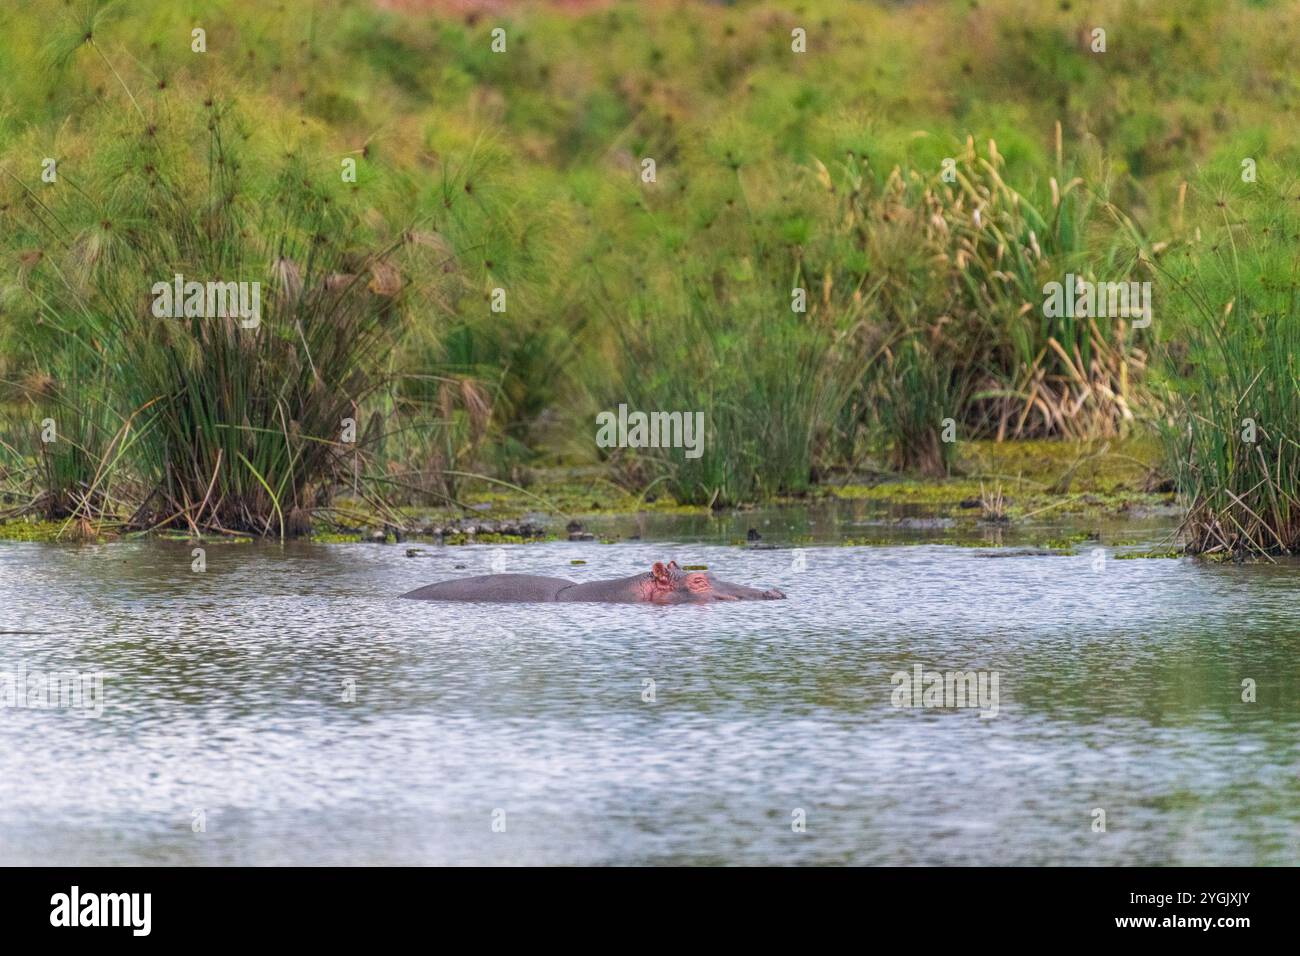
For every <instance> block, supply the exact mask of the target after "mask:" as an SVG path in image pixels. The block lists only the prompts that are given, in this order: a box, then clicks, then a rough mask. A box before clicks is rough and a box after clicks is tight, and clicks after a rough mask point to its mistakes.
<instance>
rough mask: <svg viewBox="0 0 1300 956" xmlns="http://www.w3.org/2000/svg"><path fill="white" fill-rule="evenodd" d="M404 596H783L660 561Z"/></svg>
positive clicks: (667, 600) (466, 583)
mask: <svg viewBox="0 0 1300 956" xmlns="http://www.w3.org/2000/svg"><path fill="white" fill-rule="evenodd" d="M402 597H404V598H411V599H412V600H416V601H514V602H528V601H601V602H607V603H618V604H696V603H701V602H704V601H758V600H768V601H771V600H779V599H782V598H784V597H785V595H784V594H782V593H781V592H780V591H778V590H776V589H775V588H770V589H768V590H766V591H761V590H759V589H758V588H747V587H745V586H744V585H743V584H730V583H728V582H727V581H720V580H718V579H717V578H715V577H714V576H713V575H712V574H709V573H708V572H707V571H683V570H682V569H681V568H680V567H679V566H678V564H677V562H676V561H669V562H668V563H667V564H663V563H662V562H655V566H654V567H653V568H651V569H650V570H649V571H648V572H646V573H645V574H634V575H632V577H630V578H615V579H614V580H612V581H589V582H587V583H586V584H577V583H575V582H573V581H567V580H565V579H564V578H548V577H544V576H542V575H538V574H483V575H479V576H477V577H472V578H458V579H456V580H454V581H439V582H438V583H437V584H428V585H425V586H424V587H422V588H417V589H416V590H414V591H410V592H408V593H407V594H403V595H402Z"/></svg>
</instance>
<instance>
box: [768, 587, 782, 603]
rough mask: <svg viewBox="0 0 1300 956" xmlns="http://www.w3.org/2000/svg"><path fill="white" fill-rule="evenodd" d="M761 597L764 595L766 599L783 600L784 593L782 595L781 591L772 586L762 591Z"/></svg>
mask: <svg viewBox="0 0 1300 956" xmlns="http://www.w3.org/2000/svg"><path fill="white" fill-rule="evenodd" d="M763 597H764V598H765V599H766V600H768V601H784V600H785V595H784V594H783V593H781V592H780V591H778V590H777V589H776V588H772V589H771V590H769V591H764V592H763Z"/></svg>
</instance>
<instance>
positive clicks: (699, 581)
mask: <svg viewBox="0 0 1300 956" xmlns="http://www.w3.org/2000/svg"><path fill="white" fill-rule="evenodd" d="M646 583H647V586H648V588H647V596H646V600H648V601H651V602H653V603H655V604H687V603H691V602H703V601H760V600H766V601H772V600H780V599H782V598H784V597H785V595H784V594H782V593H781V592H780V591H778V590H776V589H775V588H771V589H769V590H766V591H763V590H760V589H759V588H747V587H745V586H744V585H743V584H731V583H729V582H727V581H720V580H719V579H717V578H715V577H714V576H713V575H712V574H710V573H709V572H708V571H683V570H682V569H681V567H680V566H679V565H678V564H677V562H676V561H669V562H668V563H667V564H662V563H660V562H655V566H654V567H653V568H651V569H650V575H649V579H648V580H647V582H646Z"/></svg>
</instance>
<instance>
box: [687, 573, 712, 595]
mask: <svg viewBox="0 0 1300 956" xmlns="http://www.w3.org/2000/svg"><path fill="white" fill-rule="evenodd" d="M686 587H687V588H688V589H689V590H691V591H707V590H708V589H709V588H710V587H711V585H710V584H709V579H708V578H707V577H705V576H704V575H703V574H688V575H687V576H686Z"/></svg>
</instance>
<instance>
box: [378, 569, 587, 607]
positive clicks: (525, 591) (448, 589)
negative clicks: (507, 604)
mask: <svg viewBox="0 0 1300 956" xmlns="http://www.w3.org/2000/svg"><path fill="white" fill-rule="evenodd" d="M572 584H573V582H572V581H566V580H565V579H564V578H548V577H543V576H542V575H538V574H484V575H479V576H478V577H473V578H458V579H455V580H452V581H439V582H438V583H437V584H428V585H425V586H424V587H422V588H416V589H415V590H414V591H410V592H408V593H406V594H403V595H402V597H404V598H411V599H412V600H415V601H554V600H555V595H556V594H558V593H559V592H560V590H561V589H563V588H567V587H569V586H571V585H572Z"/></svg>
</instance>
